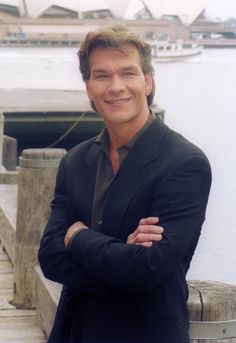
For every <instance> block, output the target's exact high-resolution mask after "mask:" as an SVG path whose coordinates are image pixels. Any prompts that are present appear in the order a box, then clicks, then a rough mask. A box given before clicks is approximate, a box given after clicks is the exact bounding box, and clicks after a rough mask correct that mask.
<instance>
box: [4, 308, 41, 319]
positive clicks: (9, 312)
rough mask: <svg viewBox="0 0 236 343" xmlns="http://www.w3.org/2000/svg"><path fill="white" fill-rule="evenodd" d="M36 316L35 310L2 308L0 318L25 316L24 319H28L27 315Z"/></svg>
mask: <svg viewBox="0 0 236 343" xmlns="http://www.w3.org/2000/svg"><path fill="white" fill-rule="evenodd" d="M34 316H36V311H35V310H18V309H16V308H14V309H13V310H0V318H4V317H24V320H26V319H27V317H34ZM1 320H2V319H1Z"/></svg>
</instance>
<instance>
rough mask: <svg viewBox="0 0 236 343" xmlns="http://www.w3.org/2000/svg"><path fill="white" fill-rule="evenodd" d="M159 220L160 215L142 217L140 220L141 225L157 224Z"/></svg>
mask: <svg viewBox="0 0 236 343" xmlns="http://www.w3.org/2000/svg"><path fill="white" fill-rule="evenodd" d="M158 222H159V218H158V217H147V218H142V219H140V221H139V225H152V224H156V223H158Z"/></svg>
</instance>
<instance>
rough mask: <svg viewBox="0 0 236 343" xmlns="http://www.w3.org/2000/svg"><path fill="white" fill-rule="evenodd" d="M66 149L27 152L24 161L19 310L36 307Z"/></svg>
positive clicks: (16, 273)
mask: <svg viewBox="0 0 236 343" xmlns="http://www.w3.org/2000/svg"><path fill="white" fill-rule="evenodd" d="M65 153H66V151H65V150H64V149H27V150H24V151H23V152H22V156H21V157H20V168H19V175H18V200H17V224H16V248H15V263H14V298H13V303H14V305H15V306H17V307H18V308H34V307H35V281H34V267H35V265H36V264H37V251H38V247H39V242H40V239H41V236H42V233H43V230H44V227H45V224H46V221H47V218H48V215H49V208H50V206H49V205H50V202H51V200H52V196H53V191H54V186H55V178H56V172H57V167H58V164H59V162H60V159H61V157H62V156H63V155H64V154H65Z"/></svg>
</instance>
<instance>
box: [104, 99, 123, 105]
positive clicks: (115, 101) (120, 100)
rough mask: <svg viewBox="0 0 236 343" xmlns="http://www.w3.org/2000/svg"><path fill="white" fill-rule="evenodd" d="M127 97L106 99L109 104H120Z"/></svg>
mask: <svg viewBox="0 0 236 343" xmlns="http://www.w3.org/2000/svg"><path fill="white" fill-rule="evenodd" d="M126 101H128V99H117V100H107V102H108V103H109V104H120V103H122V102H126Z"/></svg>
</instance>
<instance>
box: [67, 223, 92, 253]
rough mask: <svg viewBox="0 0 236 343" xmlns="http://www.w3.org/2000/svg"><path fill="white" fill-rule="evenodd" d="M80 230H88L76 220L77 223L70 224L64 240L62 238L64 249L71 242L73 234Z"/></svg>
mask: <svg viewBox="0 0 236 343" xmlns="http://www.w3.org/2000/svg"><path fill="white" fill-rule="evenodd" d="M80 229H88V227H87V226H86V225H85V224H84V223H83V222H82V221H80V220H78V221H77V222H75V223H74V224H72V225H71V226H70V227H69V229H68V230H67V232H66V235H65V238H64V244H65V247H66V248H67V245H68V243H69V241H70V240H71V238H72V236H73V234H74V233H75V232H77V231H78V230H80Z"/></svg>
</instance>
